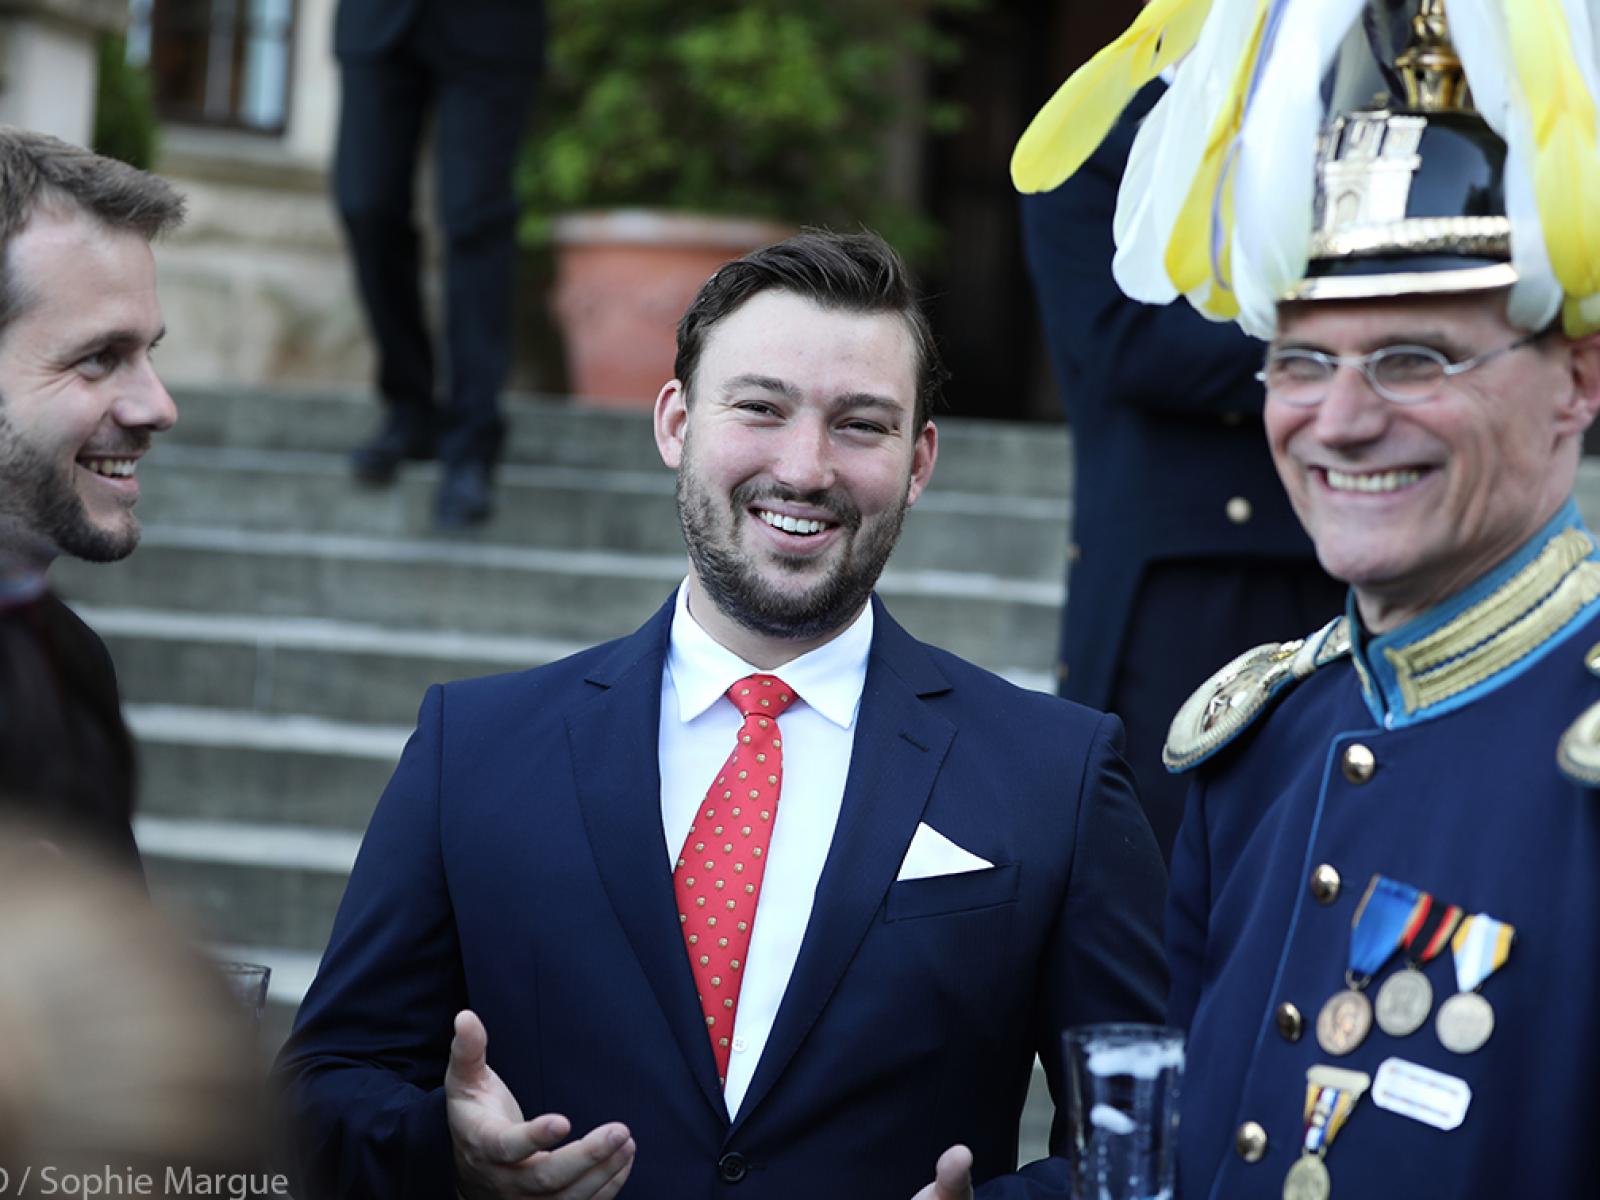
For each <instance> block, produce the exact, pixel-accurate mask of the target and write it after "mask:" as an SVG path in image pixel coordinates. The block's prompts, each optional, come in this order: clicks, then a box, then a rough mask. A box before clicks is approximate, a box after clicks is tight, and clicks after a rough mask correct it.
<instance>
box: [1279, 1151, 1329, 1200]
mask: <svg viewBox="0 0 1600 1200" xmlns="http://www.w3.org/2000/svg"><path fill="white" fill-rule="evenodd" d="M1332 1194H1333V1180H1332V1178H1331V1177H1330V1176H1329V1175H1328V1168H1327V1166H1326V1164H1324V1163H1323V1161H1322V1160H1321V1159H1320V1158H1318V1157H1317V1156H1316V1155H1315V1154H1302V1155H1301V1156H1300V1157H1299V1159H1298V1160H1297V1161H1296V1162H1295V1164H1294V1166H1292V1167H1290V1168H1289V1174H1288V1175H1287V1176H1285V1178H1284V1181H1283V1200H1328V1197H1329V1196H1330V1195H1332Z"/></svg>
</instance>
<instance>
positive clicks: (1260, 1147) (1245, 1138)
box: [1233, 1121, 1267, 1163]
mask: <svg viewBox="0 0 1600 1200" xmlns="http://www.w3.org/2000/svg"><path fill="white" fill-rule="evenodd" d="M1233 1148H1234V1149H1235V1150H1237V1151H1238V1152H1239V1157H1240V1158H1242V1159H1244V1160H1245V1162H1247V1163H1256V1162H1260V1161H1261V1160H1262V1158H1263V1157H1264V1156H1265V1155H1266V1153H1267V1131H1266V1130H1265V1129H1263V1128H1261V1124H1260V1122H1258V1121H1246V1122H1245V1123H1244V1124H1243V1125H1241V1126H1239V1132H1238V1133H1237V1134H1235V1135H1234V1139H1233Z"/></svg>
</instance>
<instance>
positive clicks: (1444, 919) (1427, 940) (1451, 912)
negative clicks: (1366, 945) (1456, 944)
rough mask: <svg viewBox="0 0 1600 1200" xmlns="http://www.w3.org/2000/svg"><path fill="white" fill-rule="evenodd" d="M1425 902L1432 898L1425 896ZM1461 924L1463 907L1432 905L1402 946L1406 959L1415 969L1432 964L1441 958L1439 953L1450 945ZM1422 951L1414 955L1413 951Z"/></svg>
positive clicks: (1408, 933)
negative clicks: (1416, 948)
mask: <svg viewBox="0 0 1600 1200" xmlns="http://www.w3.org/2000/svg"><path fill="white" fill-rule="evenodd" d="M1423 899H1424V900H1429V901H1431V900H1432V897H1431V896H1426V895H1425V896H1424V897H1423ZM1460 923H1461V906H1460V905H1458V904H1446V905H1438V904H1432V905H1430V910H1429V911H1428V912H1426V913H1425V914H1424V916H1423V919H1422V920H1420V921H1417V922H1416V923H1415V927H1414V928H1413V929H1412V930H1410V931H1408V932H1407V934H1406V938H1405V941H1404V942H1403V943H1402V945H1403V946H1404V947H1405V950H1406V959H1407V961H1409V962H1410V964H1411V965H1412V966H1414V967H1420V966H1423V965H1424V964H1426V963H1431V962H1432V961H1433V960H1434V959H1435V958H1437V957H1438V956H1439V952H1440V951H1441V950H1443V949H1444V948H1445V947H1446V946H1447V945H1449V944H1450V938H1451V936H1452V935H1453V934H1454V933H1455V931H1456V927H1457V926H1458V925H1459V924H1460ZM1416 946H1420V947H1421V949H1420V950H1418V951H1417V952H1416V953H1413V952H1412V951H1413V949H1414V947H1416Z"/></svg>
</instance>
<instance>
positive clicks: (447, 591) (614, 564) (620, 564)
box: [52, 525, 1064, 671]
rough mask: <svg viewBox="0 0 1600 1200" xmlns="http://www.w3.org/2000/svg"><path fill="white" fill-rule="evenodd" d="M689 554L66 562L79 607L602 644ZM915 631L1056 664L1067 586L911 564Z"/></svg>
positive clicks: (885, 591) (350, 541) (962, 646)
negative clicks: (234, 615) (918, 567)
mask: <svg viewBox="0 0 1600 1200" xmlns="http://www.w3.org/2000/svg"><path fill="white" fill-rule="evenodd" d="M686 565H687V564H686V559H685V558H684V557H683V556H681V555H660V556H654V555H641V554H616V553H611V552H607V551H585V550H543V549H534V548H524V547H511V546H495V545H488V544H474V543H453V542H436V541H421V540H414V539H377V538H365V537H351V536H342V535H336V534H302V533H265V532H253V531H240V530H237V529H232V528H227V527H202V526H168V525H162V526H154V525H152V526H148V527H147V528H146V530H145V535H144V540H143V544H142V545H141V546H140V548H139V551H138V552H137V553H136V554H134V555H132V556H131V557H130V558H128V559H125V560H124V561H122V562H120V563H114V564H86V563H82V562H78V561H75V560H62V561H61V562H59V563H57V565H56V566H55V568H53V571H52V578H53V580H54V582H55V584H56V586H57V587H58V588H59V590H60V592H61V594H62V595H63V596H65V597H66V598H67V599H68V600H69V602H76V603H84V604H88V605H100V606H112V605H116V606H124V605H125V606H130V607H136V608H144V609H165V610H169V611H177V612H198V613H249V614H260V615H262V616H269V617H305V618H320V619H329V620H335V621H355V622H363V623H370V624H376V625H396V626H401V627H406V628H415V629H421V630H434V631H441V632H467V633H482V634H496V635H507V634H510V635H518V636H529V637H539V638H549V639H557V640H569V641H581V642H585V643H593V642H598V641H603V640H605V639H607V638H612V637H617V636H621V635H622V634H625V633H628V632H630V631H632V630H633V629H634V628H635V627H637V626H638V625H639V624H640V623H641V622H642V621H644V620H645V619H646V618H647V617H648V616H649V615H650V614H651V613H652V612H654V611H655V609H656V608H657V607H658V606H659V605H660V604H661V603H662V601H663V600H665V599H666V597H667V596H669V595H670V594H671V592H672V589H673V588H674V587H675V586H676V584H677V583H678V581H679V580H680V579H681V578H682V576H683V574H684V572H685V570H686ZM879 591H880V593H881V594H882V595H883V597H884V599H885V600H886V602H887V603H888V604H889V606H890V608H891V610H892V611H893V612H894V614H895V616H896V617H897V618H898V619H899V620H900V621H901V623H902V624H904V625H905V626H906V627H907V628H908V629H910V630H911V631H912V632H913V633H914V634H916V635H917V636H919V637H922V638H923V639H925V640H927V641H931V642H933V643H935V644H936V645H940V646H943V647H945V648H946V649H949V650H951V651H952V652H954V653H956V654H959V655H961V656H962V657H964V658H967V659H970V660H972V661H973V662H976V663H979V664H980V665H982V666H986V667H988V668H989V669H991V670H997V671H1008V670H1022V671H1041V670H1047V669H1048V668H1049V666H1050V664H1051V661H1052V657H1051V656H1052V654H1053V652H1054V645H1055V638H1056V626H1057V620H1058V614H1059V609H1060V604H1061V601H1062V598H1063V593H1064V588H1063V586H1062V584H1061V583H1060V582H1058V581H1055V580H1051V581H1031V580H1017V579H1005V578H1001V577H998V576H994V575H987V574H983V573H979V572H957V571H933V570H901V569H899V568H897V567H895V566H894V565H893V564H892V563H891V565H890V568H889V570H888V571H886V572H885V574H884V576H883V579H882V581H881V583H880V587H879Z"/></svg>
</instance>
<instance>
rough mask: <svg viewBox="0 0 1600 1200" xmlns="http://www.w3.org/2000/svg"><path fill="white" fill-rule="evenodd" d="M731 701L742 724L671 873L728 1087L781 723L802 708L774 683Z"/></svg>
mask: <svg viewBox="0 0 1600 1200" xmlns="http://www.w3.org/2000/svg"><path fill="white" fill-rule="evenodd" d="M727 695H728V699H729V700H732V701H733V703H734V706H735V707H736V708H738V710H739V711H740V712H741V713H743V714H744V725H743V726H742V727H741V728H740V730H739V740H738V742H736V743H735V744H734V747H733V753H732V754H730V755H728V761H727V762H726V763H725V764H724V765H723V767H722V769H721V770H720V771H718V772H717V778H716V781H715V782H714V783H712V785H711V787H710V788H709V789H707V791H706V799H705V803H704V804H702V805H701V806H700V811H699V812H697V813H696V814H695V818H694V824H693V825H690V826H689V836H688V837H687V838H685V839H684V843H683V850H682V852H681V853H680V854H679V855H678V865H677V867H676V869H675V870H674V871H673V875H672V883H673V891H674V892H675V893H676V895H677V898H678V920H679V921H680V922H681V923H682V925H683V943H684V948H685V949H687V950H688V952H689V966H690V967H691V968H692V969H693V971H694V984H695V989H696V990H697V991H698V992H699V993H700V1010H701V1012H703V1013H704V1014H705V1018H706V1033H707V1034H708V1035H709V1036H710V1038H711V1050H712V1053H713V1054H714V1055H716V1059H717V1078H718V1079H719V1080H721V1081H722V1083H723V1084H724V1085H726V1084H727V1082H728V1052H729V1049H730V1046H731V1043H732V1040H733V1019H734V1016H735V1015H736V1014H737V1013H738V1011H739V985H740V983H741V982H742V981H743V979H744V966H745V953H746V951H748V950H749V948H750V929H751V926H753V925H754V924H755V920H756V901H757V900H759V899H760V898H761V876H762V875H763V874H764V873H765V871H766V865H767V847H768V845H770V844H771V842H772V823H773V822H774V821H776V820H777V818H778V792H779V790H780V789H781V788H782V787H783V737H782V735H781V734H780V733H779V732H778V717H779V716H780V715H781V714H782V712H783V710H784V709H786V708H788V707H789V705H791V704H793V703H794V701H795V694H794V692H793V691H792V690H791V689H790V688H789V687H788V686H787V685H786V684H785V683H784V682H783V680H781V679H779V678H778V677H777V676H776V675H751V676H749V677H747V678H745V679H741V680H739V682H738V683H736V684H734V685H733V686H732V687H731V688H729V689H728V692H727Z"/></svg>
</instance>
